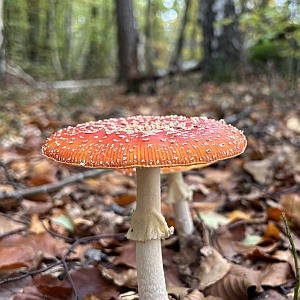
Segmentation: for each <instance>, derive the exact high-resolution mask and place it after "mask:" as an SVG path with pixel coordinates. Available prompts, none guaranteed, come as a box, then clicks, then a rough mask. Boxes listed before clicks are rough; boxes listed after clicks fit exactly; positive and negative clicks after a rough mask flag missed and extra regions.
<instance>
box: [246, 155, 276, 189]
mask: <svg viewBox="0 0 300 300" xmlns="http://www.w3.org/2000/svg"><path fill="white" fill-rule="evenodd" d="M244 169H245V171H247V172H248V173H250V174H251V175H252V176H253V178H254V180H255V181H256V182H258V183H260V184H263V185H267V184H270V183H271V181H272V179H273V176H274V168H273V159H270V158H266V159H264V160H253V161H247V162H245V164H244Z"/></svg>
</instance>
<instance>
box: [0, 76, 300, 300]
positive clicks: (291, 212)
mask: <svg viewBox="0 0 300 300" xmlns="http://www.w3.org/2000/svg"><path fill="white" fill-rule="evenodd" d="M92 92H93V93H94V94H96V93H97V95H98V97H93V98H91V99H89V98H85V99H82V104H81V105H74V107H68V108H66V107H65V106H64V105H63V103H64V99H63V97H62V95H60V94H58V93H57V92H56V91H54V90H48V91H35V90H31V89H29V88H27V87H26V88H25V87H22V88H20V90H19V93H18V94H16V93H14V88H9V89H8V90H7V91H2V92H1V95H0V96H1V98H2V102H1V106H2V108H3V109H2V110H1V120H3V122H1V126H0V132H1V139H0V157H1V159H0V210H1V214H0V283H1V284H0V298H1V299H14V300H19V299H20V300H25V299H26V300H29V299H32V300H33V299H36V300H38V299H64V300H66V299H70V300H71V299H75V298H76V296H77V297H79V298H80V299H86V300H88V299H90V300H97V299H101V300H103V299H127V300H129V299H138V294H137V290H136V288H137V285H136V269H135V267H136V266H135V249H134V244H133V243H131V242H130V241H127V240H126V239H125V238H124V237H123V235H124V234H125V233H126V231H127V229H128V227H129V220H130V214H131V212H132V210H133V209H134V206H135V179H134V177H130V176H128V175H126V174H122V173H120V172H108V173H105V174H102V175H98V176H97V177H94V178H93V177H89V178H86V179H85V178H84V174H85V172H86V170H85V169H83V168H79V167H72V166H66V165H61V164H57V163H55V162H52V161H49V160H47V159H46V158H45V157H43V156H42V155H41V151H40V147H41V144H42V143H43V141H44V139H45V138H46V137H47V136H49V135H50V134H51V133H52V132H54V131H56V130H57V129H59V128H61V127H65V126H68V125H75V124H77V123H79V122H86V121H90V120H97V119H101V118H107V117H111V116H113V117H121V116H130V115H138V114H156V115H157V114H161V115H166V114H183V115H186V116H195V115H196V116H207V117H212V118H217V119H219V118H224V119H225V120H226V121H228V122H231V123H233V125H235V126H237V127H238V128H240V129H242V130H244V131H245V134H246V136H247V139H248V147H247V149H246V151H245V153H244V154H243V155H241V156H239V157H237V158H234V159H230V160H228V161H222V162H219V163H216V164H213V165H211V166H208V167H206V168H204V169H201V170H190V171H187V172H185V173H184V178H185V181H186V182H187V183H188V184H190V185H191V186H192V188H193V191H194V195H193V201H192V202H191V203H190V208H191V212H192V216H193V220H194V223H195V225H196V230H195V232H194V233H193V234H192V235H191V236H189V237H186V238H185V240H184V241H183V243H182V241H181V243H182V244H181V245H179V241H178V239H177V236H176V232H175V235H174V236H173V237H172V238H170V239H169V240H166V241H163V257H164V268H165V275H166V276H165V277H166V283H167V287H168V293H169V299H185V300H202V299H210V300H217V299H220V300H235V299H236V300H243V299H265V298H264V297H269V298H270V299H287V298H288V297H292V293H293V287H294V285H295V265H294V261H293V256H292V252H291V250H290V245H289V241H288V239H287V237H286V233H285V227H284V223H283V222H282V219H281V212H285V213H286V215H287V218H288V221H289V224H290V227H291V231H292V236H293V240H294V243H295V246H296V249H297V250H298V251H300V240H299V239H300V236H299V235H300V234H299V229H300V220H299V213H297V212H298V211H299V209H300V208H299V207H298V206H300V200H299V191H300V187H299V186H300V185H299V184H300V155H299V147H300V138H299V115H297V113H296V112H297V111H300V110H299V109H300V107H299V105H300V104H299V102H297V94H296V92H298V93H299V91H296V92H295V93H294V94H293V93H289V94H288V95H289V98H288V99H285V100H282V99H283V98H282V97H283V95H287V93H286V91H284V90H282V88H281V87H280V85H278V87H277V89H276V90H275V91H272V93H269V92H268V87H267V84H266V83H265V82H264V81H263V80H262V81H261V82H252V83H247V84H244V83H231V84H227V85H224V86H216V85H214V84H212V83H204V84H202V85H200V86H198V87H196V88H195V87H193V89H192V90H191V89H190V88H189V87H186V88H182V89H181V90H177V87H176V86H175V85H174V84H172V83H170V84H168V85H166V86H161V87H159V88H158V93H157V95H155V96H147V95H124V94H123V93H122V90H121V88H119V87H117V88H115V87H114V89H111V88H105V89H100V90H93V91H92ZM20 93H21V94H22V97H24V99H26V101H25V100H24V99H23V100H22V101H20V99H18V98H17V97H18V95H19V94H20ZM88 94H91V91H90V93H88ZM111 99H113V101H111ZM16 115H18V118H17V119H16V118H15V116H16ZM76 174H82V179H81V180H80V181H79V182H78V181H77V182H75V181H74V183H73V184H68V185H65V186H60V187H59V188H57V189H55V188H54V189H51V191H48V190H47V189H44V190H43V189H41V190H40V191H39V192H37V193H32V194H26V193H25V195H26V196H22V195H23V194H22V193H21V194H20V196H19V197H18V196H16V195H18V192H21V191H24V190H26V189H28V188H38V187H41V188H43V187H44V186H47V184H54V185H55V184H56V183H58V182H60V181H61V180H64V179H65V178H69V177H71V178H72V176H73V175H76ZM167 189H168V187H167V180H166V178H165V176H162V198H163V199H164V198H165V197H166V192H167ZM12 192H13V193H14V195H15V196H14V197H6V195H9V193H12ZM162 212H163V214H164V215H165V216H166V219H167V222H168V223H169V225H172V226H175V229H176V224H175V223H174V215H173V212H172V209H171V207H170V206H169V205H168V204H165V203H163V205H162ZM272 297H273V298H272Z"/></svg>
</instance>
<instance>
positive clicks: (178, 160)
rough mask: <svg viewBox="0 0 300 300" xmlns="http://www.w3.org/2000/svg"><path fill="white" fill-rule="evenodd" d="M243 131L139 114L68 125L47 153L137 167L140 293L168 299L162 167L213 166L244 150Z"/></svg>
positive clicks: (131, 234)
mask: <svg viewBox="0 0 300 300" xmlns="http://www.w3.org/2000/svg"><path fill="white" fill-rule="evenodd" d="M245 147H246V138H245V136H244V135H243V133H242V132H241V131H240V130H238V129H236V128H235V127H233V126H231V125H227V124H225V122H224V121H216V120H212V119H207V118H200V117H192V118H186V117H183V116H165V117H159V116H137V117H129V118H120V119H107V120H100V121H97V122H90V123H85V124H79V125H77V126H75V127H68V128H66V129H62V130H60V131H58V132H56V133H55V134H53V135H52V136H51V137H50V138H49V139H48V140H47V141H46V143H45V144H44V145H43V147H42V150H43V153H44V154H45V155H46V156H48V157H50V158H52V159H54V160H56V161H59V162H63V163H67V164H72V165H81V166H85V167H90V168H108V169H125V168H136V177H137V205H136V210H135V211H134V212H133V215H132V220H131V226H130V228H129V231H128V233H127V237H128V238H129V239H132V240H135V241H136V253H137V276H138V278H137V280H138V291H139V297H140V299H143V300H148V299H152V300H158V299H159V300H166V299H168V297H167V292H166V286H165V280H164V273H163V263H162V255H161V239H162V238H166V237H168V236H169V235H170V234H171V233H172V228H168V226H167V223H166V221H165V219H164V217H163V216H162V214H161V211H160V205H161V204H160V168H170V167H180V166H192V165H198V164H209V163H212V162H214V161H218V160H222V159H226V158H230V157H234V156H236V155H238V154H240V153H242V152H243V151H244V149H245Z"/></svg>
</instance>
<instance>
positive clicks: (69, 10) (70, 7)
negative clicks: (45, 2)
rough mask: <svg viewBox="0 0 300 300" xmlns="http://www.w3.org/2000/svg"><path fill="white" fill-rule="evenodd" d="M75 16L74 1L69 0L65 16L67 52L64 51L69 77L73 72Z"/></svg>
mask: <svg viewBox="0 0 300 300" xmlns="http://www.w3.org/2000/svg"><path fill="white" fill-rule="evenodd" d="M72 18H73V1H70V0H69V1H67V10H66V17H65V31H66V35H65V53H64V66H65V70H66V72H65V73H66V76H67V78H70V77H71V73H72V26H73V22H72Z"/></svg>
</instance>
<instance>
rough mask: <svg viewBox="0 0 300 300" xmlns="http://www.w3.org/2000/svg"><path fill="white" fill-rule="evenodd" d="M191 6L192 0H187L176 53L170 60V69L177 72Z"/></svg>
mask: <svg viewBox="0 0 300 300" xmlns="http://www.w3.org/2000/svg"><path fill="white" fill-rule="evenodd" d="M190 6H191V0H186V3H185V12H184V16H183V18H182V21H181V25H180V30H179V36H178V40H177V43H176V46H175V51H174V55H173V57H172V59H171V62H170V69H171V70H172V71H175V72H177V71H178V69H179V68H180V56H181V50H182V47H183V42H184V31H185V28H186V24H187V22H188V15H189V8H190Z"/></svg>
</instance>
